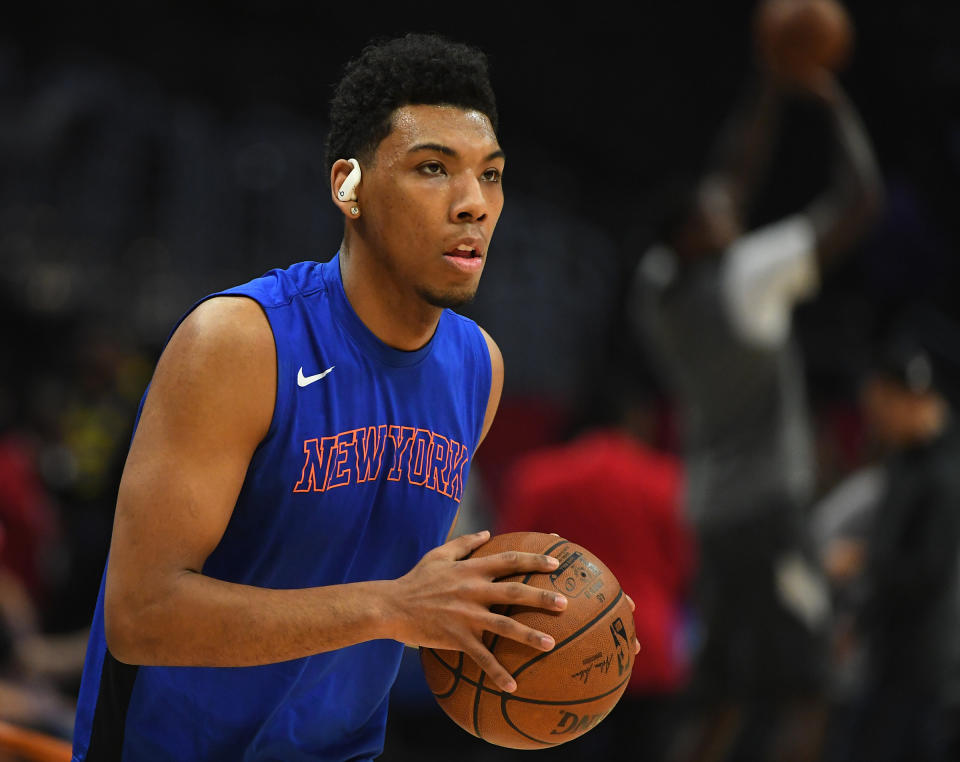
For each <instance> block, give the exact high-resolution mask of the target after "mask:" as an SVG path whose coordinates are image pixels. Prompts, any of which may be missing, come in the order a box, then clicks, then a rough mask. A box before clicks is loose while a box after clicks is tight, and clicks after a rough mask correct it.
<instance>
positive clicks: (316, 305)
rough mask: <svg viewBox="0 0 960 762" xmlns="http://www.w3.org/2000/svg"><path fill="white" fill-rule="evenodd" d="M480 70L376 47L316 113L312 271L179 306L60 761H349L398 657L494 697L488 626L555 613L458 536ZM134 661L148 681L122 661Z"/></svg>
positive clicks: (457, 53)
mask: <svg viewBox="0 0 960 762" xmlns="http://www.w3.org/2000/svg"><path fill="white" fill-rule="evenodd" d="M496 129H497V113H496V106H495V101H494V96H493V93H492V90H491V87H490V84H489V81H488V77H487V69H486V59H485V57H484V56H483V54H482V53H481V52H479V51H477V50H474V49H471V48H468V47H466V46H463V45H460V44H454V43H450V42H447V41H445V40H443V39H441V38H438V37H434V36H416V35H411V36H407V37H404V38H401V39H396V40H392V41H388V42H384V43H380V44H378V45H373V46H369V47H367V48H366V49H365V50H364V51H363V53H362V55H361V56H360V57H359V58H358V59H357V60H356V61H353V62H351V63H350V64H349V65H348V67H347V69H346V72H345V75H344V77H343V79H342V81H341V82H340V84H339V86H338V88H337V90H336V92H335V95H334V98H333V101H332V107H331V125H330V132H329V135H328V142H327V153H328V155H327V166H328V168H329V172H330V182H331V192H332V196H333V200H334V203H335V204H336V206H337V208H338V209H339V210H340V211H341V212H342V214H343V215H344V219H345V230H344V237H343V242H342V245H341V248H340V251H339V253H338V254H337V256H335V257H334V258H333V259H332V260H331V261H330V262H327V263H325V264H318V263H315V262H304V263H300V264H296V265H293V266H292V267H290V268H289V269H287V270H274V271H271V272H270V273H268V274H266V275H265V276H264V277H262V278H259V279H257V280H254V281H252V282H250V283H247V284H245V285H242V286H239V287H236V288H232V289H229V290H227V291H224V292H222V293H220V294H217V295H214V296H213V297H212V298H208V299H206V300H204V301H202V302H201V303H200V304H198V305H196V307H195V308H194V309H192V310H191V311H190V312H189V313H188V314H187V316H186V317H185V318H184V319H183V320H182V321H181V322H180V324H179V325H178V327H177V328H176V329H175V330H174V332H173V334H172V336H171V338H170V340H169V342H168V344H167V346H166V348H165V350H164V352H163V354H162V356H161V358H160V361H159V363H158V365H157V368H156V372H155V374H154V377H153V380H152V382H151V384H150V388H149V390H148V393H147V394H146V395H145V397H144V400H143V402H142V404H141V409H140V412H139V417H138V426H137V430H136V433H135V436H134V438H133V441H132V444H131V447H130V453H129V456H128V459H127V462H126V466H125V469H124V473H123V477H122V480H121V484H120V489H119V495H118V500H117V509H116V518H115V524H114V533H113V540H112V545H111V550H110V557H109V562H108V565H107V569H106V573H105V579H104V583H103V585H102V586H101V590H100V596H99V601H98V605H97V609H96V613H95V618H94V624H93V633H92V636H91V640H90V646H89V652H88V657H87V662H86V668H85V672H84V676H83V684H82V687H81V692H80V698H79V706H78V710H77V723H76V733H75V742H74V756H75V759H77V760H84V759H86V760H101V759H120V758H121V756H122V758H123V759H124V760H138V759H147V760H164V759H175V760H200V759H203V760H214V759H217V760H219V759H224V760H240V759H244V760H255V759H272V760H275V759H285V760H290V759H308V758H309V759H323V760H367V759H371V758H373V757H375V756H377V755H378V754H379V753H380V751H381V749H382V746H383V736H384V727H385V721H386V711H387V697H388V692H389V690H390V686H391V684H392V682H393V680H394V678H395V676H396V673H397V669H398V665H399V662H400V656H401V651H402V648H403V645H402V644H403V643H407V644H412V645H422V646H431V647H438V648H446V649H457V650H461V651H465V652H466V653H468V654H469V655H470V656H471V657H472V658H474V659H475V660H476V661H477V662H478V663H479V664H480V665H481V666H482V667H483V668H484V669H485V670H486V672H487V673H488V675H489V677H490V679H491V680H492V681H493V682H494V683H495V684H496V685H497V686H498V687H499V688H500V689H502V690H505V691H511V690H513V689H515V687H516V686H515V683H514V681H513V679H512V678H511V676H510V675H509V674H508V673H507V672H506V671H505V670H504V669H503V667H502V666H501V665H500V664H499V663H498V662H497V660H496V659H495V658H494V657H493V655H492V654H491V653H490V652H489V651H488V650H487V648H486V647H485V646H484V644H483V642H482V640H481V635H482V633H483V632H484V631H487V632H493V633H498V634H499V635H502V636H504V637H507V638H512V639H514V640H517V641H521V642H523V643H527V644H529V645H530V646H531V647H532V648H536V649H541V650H550V649H551V648H552V647H553V646H554V643H553V641H552V640H551V638H549V637H548V636H546V635H544V634H542V633H540V632H537V631H535V630H533V629H531V628H529V627H526V626H523V625H521V624H519V623H518V622H516V621H514V620H512V619H509V618H506V617H503V616H499V615H496V614H494V613H491V611H490V607H491V606H492V605H494V604H505V603H512V604H520V605H527V606H535V607H539V608H544V609H547V610H551V611H559V610H562V609H563V608H564V607H565V605H566V600H565V599H564V598H563V597H562V596H560V595H555V594H553V593H550V592H547V591H541V590H538V589H535V588H533V587H531V586H527V585H522V584H519V583H505V582H494V581H493V580H495V579H497V578H500V577H503V576H505V575H511V574H516V573H525V572H544V571H549V570H551V569H553V568H555V567H556V565H557V562H556V560H555V559H553V558H549V557H547V556H541V555H534V554H524V553H504V554H499V555H495V556H491V557H489V558H485V559H467V556H468V555H469V554H470V553H471V551H473V550H474V549H476V548H477V547H479V546H480V545H482V544H483V543H484V542H485V541H486V540H487V539H488V536H489V535H488V533H486V532H480V533H477V534H473V535H468V536H462V537H458V538H456V539H454V540H451V541H449V542H445V539H446V538H447V537H448V536H449V535H450V533H451V532H452V528H453V524H454V523H455V519H456V512H457V506H458V503H459V501H460V498H461V496H462V493H463V488H464V483H465V481H466V478H467V474H468V471H469V466H470V460H471V457H472V455H473V453H474V451H475V450H476V448H477V446H478V445H479V444H480V442H481V441H482V440H483V437H484V435H485V434H486V432H487V430H488V429H489V427H490V424H491V422H492V420H493V416H494V413H495V411H496V408H497V404H498V401H499V397H500V391H501V386H502V380H503V363H502V358H501V355H500V352H499V350H498V349H497V346H496V344H495V343H494V342H493V340H492V339H491V338H490V337H489V336H488V335H487V334H486V333H484V332H483V331H482V330H481V329H480V328H479V327H477V326H476V325H475V324H474V323H473V322H472V321H469V320H467V319H465V318H463V317H460V316H458V315H457V314H455V313H454V312H452V311H451V310H450V309H448V308H450V307H456V306H457V305H461V304H463V303H465V302H467V301H468V300H469V299H470V298H471V297H472V296H473V294H474V292H475V291H476V289H477V285H478V283H479V280H480V274H481V271H482V270H483V266H484V262H485V260H486V256H487V252H488V249H489V246H490V239H491V236H492V235H493V231H494V227H495V225H496V223H497V219H498V217H499V216H500V211H501V209H502V207H503V189H502V185H501V182H500V181H501V175H502V173H503V167H504V153H503V151H502V150H501V148H500V145H499V143H498V141H497V133H496ZM138 665H139V666H138Z"/></svg>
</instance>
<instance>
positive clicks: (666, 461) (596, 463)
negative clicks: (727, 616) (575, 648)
mask: <svg viewBox="0 0 960 762" xmlns="http://www.w3.org/2000/svg"><path fill="white" fill-rule="evenodd" d="M680 487H681V471H680V464H679V460H678V459H677V458H676V457H674V456H671V455H667V454H664V453H659V452H656V451H654V450H652V449H650V448H649V447H647V446H645V445H644V444H643V443H641V442H640V441H639V440H637V439H636V438H633V437H631V436H629V435H628V434H626V433H624V432H621V431H620V430H618V429H598V430H595V431H592V432H589V433H587V434H584V435H582V436H580V437H579V438H577V439H575V440H573V441H572V442H569V443H567V444H563V445H558V446H551V447H546V448H542V449H539V450H536V451H533V452H530V453H528V454H526V455H524V456H521V457H520V458H519V459H518V460H517V461H516V462H515V464H514V465H513V466H512V467H511V469H510V470H509V472H508V473H507V476H506V477H505V479H504V483H503V490H502V499H501V502H500V505H498V508H497V510H498V513H497V521H496V531H497V533H503V532H514V531H536V532H556V533H557V534H559V535H561V536H562V537H564V538H566V539H568V540H570V541H571V542H575V543H577V544H578V545H582V546H583V547H584V548H586V549H587V550H589V551H590V552H591V553H593V554H594V555H596V556H597V557H598V558H599V559H600V560H601V561H603V563H604V564H606V565H607V567H608V568H609V569H610V571H612V572H613V573H614V575H615V576H616V577H617V580H618V581H619V582H620V585H621V587H622V588H623V590H624V591H625V592H626V593H627V594H628V595H629V596H630V597H631V598H633V600H634V602H635V603H636V606H637V608H636V611H635V612H634V620H635V622H636V627H637V639H638V640H639V641H640V645H641V651H640V653H639V654H637V657H636V662H635V665H634V670H633V676H632V678H631V680H630V684H629V688H628V690H629V691H630V692H631V693H634V694H644V693H652V692H672V691H675V690H677V689H679V688H680V687H681V686H682V685H683V683H684V681H685V679H686V675H687V659H686V653H685V649H684V647H683V638H682V627H683V624H682V614H683V605H684V603H685V601H686V594H687V587H688V584H689V582H690V580H691V576H692V572H693V564H694V546H693V539H692V535H691V534H690V531H689V529H688V527H687V525H686V523H685V522H684V520H683V518H682V514H681V508H680Z"/></svg>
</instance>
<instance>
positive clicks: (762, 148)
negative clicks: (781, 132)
mask: <svg viewBox="0 0 960 762" xmlns="http://www.w3.org/2000/svg"><path fill="white" fill-rule="evenodd" d="M782 103H783V94H782V92H781V89H780V88H779V87H778V86H777V85H776V83H775V82H774V80H773V79H772V78H771V77H770V76H768V75H764V74H763V73H760V74H758V76H756V77H755V78H754V79H752V80H751V81H750V82H749V83H748V85H747V87H746V88H745V91H744V93H743V94H742V95H741V96H740V99H739V101H738V103H737V104H736V106H735V107H734V109H733V111H732V113H731V114H730V115H729V116H728V117H727V118H726V120H725V121H724V123H723V126H722V128H721V130H720V133H719V134H718V136H717V139H716V141H715V143H714V145H713V147H712V149H711V153H710V156H709V157H708V160H709V168H708V172H707V174H706V177H705V178H704V181H703V182H704V185H705V187H706V188H707V189H709V190H710V191H713V192H722V193H726V194H727V196H728V198H729V201H730V204H731V207H732V209H733V210H734V211H735V213H736V214H737V215H738V217H739V218H740V219H741V220H743V219H745V217H746V216H747V213H748V212H749V206H750V204H751V203H752V200H753V197H754V194H755V192H756V189H757V187H758V186H759V184H760V182H761V180H762V178H763V175H764V172H765V171H766V169H767V167H768V165H769V163H770V155H771V152H772V150H773V145H774V141H775V138H776V135H777V131H778V129H779V126H780V115H781V111H782Z"/></svg>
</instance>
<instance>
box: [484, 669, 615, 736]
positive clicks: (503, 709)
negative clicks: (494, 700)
mask: <svg viewBox="0 0 960 762" xmlns="http://www.w3.org/2000/svg"><path fill="white" fill-rule="evenodd" d="M629 680H630V676H629V675H628V676H627V677H625V678H624V679H623V680H621V681H620V682H619V683H618V684H617V685H615V686H614V687H613V688H611V689H610V690H608V691H606V692H605V693H601V694H599V695H597V696H592V697H590V698H580V699H576V700H575V701H549V700H542V699H524V698H519V697H516V696H512V695H510V694H507V693H501V694H500V695H501V701H500V714H502V715H503V719H504V720H506V723H507V724H508V725H509V726H510V727H511V728H513V729H514V730H515V731H517V732H518V733H519V734H520V735H522V736H523V737H524V738H528V739H529V740H531V741H534V742H535V743H539V744H543V745H544V746H558V745H559V744H561V743H564V741H556V742H554V741H543V740H541V739H539V738H534V737H533V736H532V735H530V734H529V733H525V732H524V731H522V730H520V728H518V727H517V726H516V725H514V724H513V720H511V719H510V715H509V714H507V704H508V703H509V702H510V701H523V702H525V703H528V704H537V705H539V706H575V705H579V704H588V703H590V702H591V701H599V700H600V699H602V698H606V697H607V696H609V695H611V694H612V693H616V692H617V691H619V690H623V689H624V688H625V687H626V685H627V682H628V681H629ZM609 711H612V707H611V709H610V710H609ZM580 735H583V733H581V734H580ZM568 740H573V739H568Z"/></svg>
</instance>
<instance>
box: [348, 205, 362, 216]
mask: <svg viewBox="0 0 960 762" xmlns="http://www.w3.org/2000/svg"><path fill="white" fill-rule="evenodd" d="M350 214H352V215H353V216H354V217H356V216H357V215H358V214H360V207H359V206H356V205H354V206H351V207H350Z"/></svg>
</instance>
